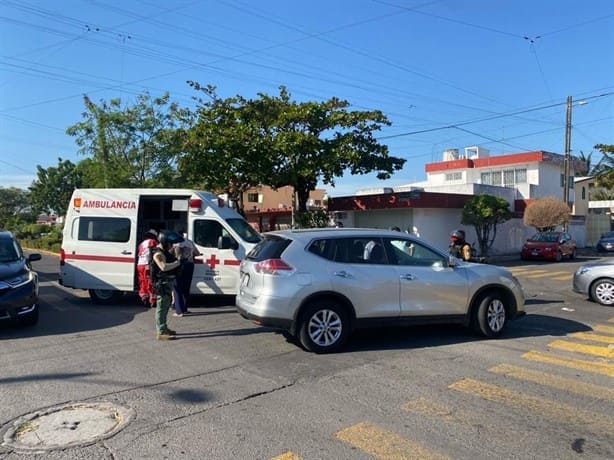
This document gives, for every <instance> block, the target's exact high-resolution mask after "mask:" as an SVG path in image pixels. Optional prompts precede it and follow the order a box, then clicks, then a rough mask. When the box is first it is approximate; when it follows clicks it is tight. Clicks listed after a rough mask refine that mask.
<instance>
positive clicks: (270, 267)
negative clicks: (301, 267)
mask: <svg viewBox="0 0 614 460" xmlns="http://www.w3.org/2000/svg"><path fill="white" fill-rule="evenodd" d="M254 270H256V272H257V273H264V274H266V275H281V274H288V272H290V271H292V270H294V267H292V266H291V265H288V264H287V263H286V262H284V261H283V260H281V259H267V260H263V261H262V262H258V263H257V264H256V265H254Z"/></svg>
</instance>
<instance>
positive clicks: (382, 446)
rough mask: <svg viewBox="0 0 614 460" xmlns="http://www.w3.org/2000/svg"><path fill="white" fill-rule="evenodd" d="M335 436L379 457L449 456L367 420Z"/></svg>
mask: <svg viewBox="0 0 614 460" xmlns="http://www.w3.org/2000/svg"><path fill="white" fill-rule="evenodd" d="M335 437H336V438H337V439H339V440H341V441H344V442H346V443H348V444H350V445H352V446H354V447H356V448H358V449H360V450H362V451H363V452H367V453H368V454H370V455H373V456H374V457H376V458H379V459H386V460H414V459H415V460H418V459H422V460H443V459H447V458H448V457H446V456H443V455H441V454H439V453H437V452H434V451H432V450H430V449H427V448H426V447H423V446H421V445H419V444H417V443H414V442H412V441H409V440H407V439H405V438H402V437H401V436H399V435H398V434H396V433H393V432H391V431H387V430H384V429H382V428H380V427H378V426H376V425H373V424H370V423H367V422H362V423H358V424H356V425H352V426H350V427H348V428H345V429H343V430H341V431H339V432H337V433H336V434H335Z"/></svg>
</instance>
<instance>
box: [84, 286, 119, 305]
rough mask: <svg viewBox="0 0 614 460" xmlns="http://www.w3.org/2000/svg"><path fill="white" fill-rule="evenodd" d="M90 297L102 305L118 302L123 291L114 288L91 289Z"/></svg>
mask: <svg viewBox="0 0 614 460" xmlns="http://www.w3.org/2000/svg"><path fill="white" fill-rule="evenodd" d="M88 292H89V293H90V298H91V299H92V302H94V303H96V304H100V305H108V304H111V303H114V302H117V301H118V300H119V298H120V297H121V296H122V292H121V291H114V290H112V289H90V290H89V291H88Z"/></svg>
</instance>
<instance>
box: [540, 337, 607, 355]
mask: <svg viewBox="0 0 614 460" xmlns="http://www.w3.org/2000/svg"><path fill="white" fill-rule="evenodd" d="M548 346H549V347H550V348H556V349H557V350H565V351H573V352H576V353H584V354H585V355H595V356H601V357H602V358H614V348H608V347H600V346H596V345H585V344H583V343H574V342H568V341H567V340H554V341H552V342H550V343H549V344H548Z"/></svg>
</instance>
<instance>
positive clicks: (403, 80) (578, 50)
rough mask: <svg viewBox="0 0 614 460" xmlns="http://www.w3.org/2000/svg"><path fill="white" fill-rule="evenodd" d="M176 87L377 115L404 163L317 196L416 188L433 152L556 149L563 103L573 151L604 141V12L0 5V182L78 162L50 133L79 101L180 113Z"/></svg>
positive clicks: (612, 100) (552, 3)
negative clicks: (157, 102)
mask: <svg viewBox="0 0 614 460" xmlns="http://www.w3.org/2000/svg"><path fill="white" fill-rule="evenodd" d="M187 80H194V81H197V82H199V83H200V84H201V85H205V84H212V85H215V86H216V87H217V89H218V93H219V95H221V96H232V95H236V94H240V95H242V96H244V97H248V98H249V97H256V95H257V93H259V92H262V93H268V94H277V93H278V87H279V86H280V85H284V86H286V87H287V88H288V90H289V91H290V93H291V95H292V97H293V98H294V99H295V100H299V101H301V100H325V99H328V98H330V97H333V96H335V97H339V98H341V99H345V100H347V101H348V102H350V104H351V108H352V109H355V110H367V109H368V110H372V109H379V110H382V111H383V112H384V113H385V114H386V115H387V117H388V118H389V120H390V121H391V122H392V126H390V127H386V129H385V130H383V131H382V132H381V133H378V136H377V137H378V138H380V139H381V142H383V143H386V144H387V145H388V146H389V149H390V153H391V154H392V155H395V156H399V157H402V158H406V159H407V163H406V165H405V167H404V168H403V170H402V171H400V172H398V173H396V174H395V175H394V176H393V177H392V179H390V180H389V181H387V182H380V181H378V180H377V179H375V177H374V176H373V175H367V176H350V175H346V176H344V177H343V178H340V179H338V180H337V181H336V187H335V188H332V187H330V186H326V185H323V187H324V188H326V189H327V191H328V193H329V195H331V196H340V195H348V194H352V193H354V191H355V190H356V189H358V188H366V187H382V186H394V185H400V184H406V183H410V182H415V181H420V180H423V179H424V178H425V173H424V165H425V163H428V162H432V161H440V160H441V158H442V152H443V150H445V149H447V148H459V149H462V148H463V147H466V146H473V145H479V146H482V147H485V148H487V149H489V150H490V152H491V155H499V154H503V153H515V152H522V151H528V150H547V151H551V152H558V153H563V151H564V136H565V101H566V98H567V96H572V98H573V100H574V106H573V111H572V125H573V129H572V135H571V149H572V153H573V154H576V155H578V154H579V153H580V152H584V153H585V154H588V153H590V152H592V151H593V146H594V145H595V144H598V143H603V144H614V3H613V2H610V1H606V0H585V1H581V2H579V1H577V0H539V1H535V0H439V1H437V0H434V1H429V0H411V1H410V0H327V1H323V0H310V1H292V0H290V1H288V0H285V1H281V0H259V1H257V2H253V1H247V0H173V1H170V2H169V1H168V0H166V1H161V0H123V1H120V0H55V1H34V0H0V186H4V187H10V186H16V187H23V188H25V187H27V186H29V185H30V184H31V182H32V180H34V179H35V177H36V166H37V165H41V166H42V167H44V168H47V167H49V166H56V165H57V163H58V158H59V157H61V158H62V159H69V160H71V161H73V162H77V161H79V160H80V159H83V156H81V155H78V154H77V147H76V145H75V143H74V139H73V138H71V137H70V136H67V135H66V134H65V130H66V128H67V127H68V126H70V125H72V124H74V123H76V122H78V121H80V120H81V113H82V112H83V97H82V96H83V95H84V94H87V95H88V96H89V97H90V98H91V99H92V100H95V101H98V100H100V99H105V100H109V99H111V98H116V97H120V98H122V100H123V101H125V102H126V103H130V102H132V101H133V100H134V97H135V95H137V94H141V93H143V92H145V91H148V92H149V93H150V94H151V95H153V96H157V95H161V94H162V93H164V92H165V91H168V92H169V93H170V96H171V99H173V100H175V101H176V102H178V103H180V104H181V105H185V106H190V105H191V104H192V99H191V98H192V96H194V95H195V93H194V91H193V90H192V89H191V88H190V87H189V86H188V85H187V84H186V81H187ZM579 102H587V103H586V104H578V105H576V103H579ZM598 158H599V155H598V153H597V152H595V154H594V155H593V162H595V161H596V160H598Z"/></svg>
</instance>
